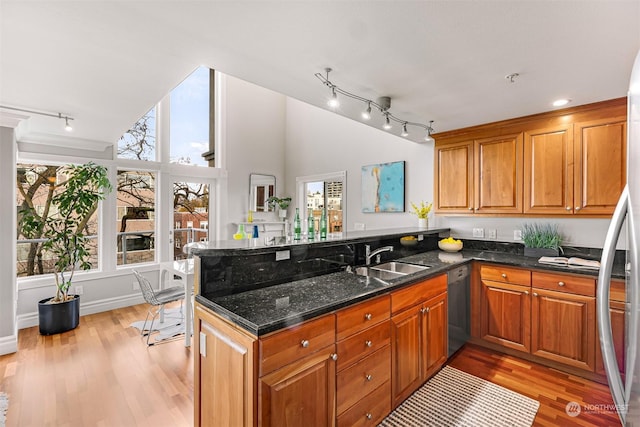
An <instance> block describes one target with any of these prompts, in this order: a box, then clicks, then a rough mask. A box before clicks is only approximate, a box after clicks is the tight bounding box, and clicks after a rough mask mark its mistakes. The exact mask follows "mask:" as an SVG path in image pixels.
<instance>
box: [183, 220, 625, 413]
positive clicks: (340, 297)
mask: <svg viewBox="0 0 640 427" xmlns="http://www.w3.org/2000/svg"><path fill="white" fill-rule="evenodd" d="M441 233H442V234H443V235H446V234H448V230H447V229H436V230H417V229H398V230H377V231H367V232H356V233H349V234H348V235H344V236H343V237H342V238H340V239H329V240H326V241H318V242H313V243H310V242H302V243H296V244H291V243H286V242H282V243H281V244H278V245H275V246H264V245H258V244H257V242H251V241H240V242H218V243H212V244H211V245H210V246H209V247H207V248H201V249H198V250H196V251H195V254H196V255H197V257H196V260H197V261H196V265H197V273H196V282H197V284H196V310H195V314H196V319H195V333H196V335H195V338H196V339H195V340H194V343H195V350H196V359H195V365H194V370H195V384H194V387H195V390H194V395H195V396H194V397H195V399H194V401H195V422H196V425H201V426H205V425H246V426H253V425H263V426H268V425H290V424H291V423H292V422H293V421H294V420H298V422H299V420H304V422H305V424H308V425H336V424H337V425H375V424H376V423H377V422H379V421H380V420H381V419H382V418H384V416H386V415H387V414H388V413H389V412H390V411H391V410H392V409H393V408H395V407H396V406H397V405H398V404H399V403H400V402H402V401H403V400H404V399H405V398H406V397H408V396H409V395H410V394H411V393H412V392H413V391H414V390H415V389H417V388H418V387H419V386H420V385H421V384H422V383H424V382H425V381H426V380H427V379H428V378H429V377H430V376H431V375H433V374H434V373H435V372H437V371H438V370H439V368H440V367H441V366H442V365H443V364H444V363H445V362H446V360H447V304H448V300H447V292H446V291H447V278H446V272H447V271H448V270H449V269H451V268H454V267H457V266H459V265H461V264H465V263H472V265H473V266H474V267H473V271H474V278H473V279H472V286H473V287H472V307H471V316H472V322H474V323H473V324H474V325H476V327H474V331H473V335H474V337H473V339H474V340H477V341H487V343H489V344H491V342H490V340H491V337H492V335H491V334H493V335H496V336H499V335H500V334H501V330H498V331H496V330H494V329H495V328H494V329H491V330H489V331H485V332H486V333H485V336H481V335H480V332H479V331H478V326H479V325H482V324H483V320H482V319H485V318H486V315H487V314H486V313H484V314H483V313H481V312H483V310H486V308H487V307H489V306H485V308H484V309H483V308H482V305H481V297H482V296H483V295H484V294H482V295H481V292H480V290H481V289H482V284H481V283H482V282H481V280H480V272H482V273H483V274H485V275H487V274H488V275H489V276H488V277H489V279H492V280H489V279H486V278H483V280H485V279H486V280H487V282H486V283H488V285H489V287H488V288H487V289H490V290H492V291H493V289H494V288H495V286H494V285H495V283H496V282H498V280H503V281H507V280H506V279H504V278H503V279H499V278H501V277H502V275H503V274H504V276H505V278H508V279H511V274H512V273H514V274H518V276H514V277H522V278H526V277H528V279H523V280H528V281H529V286H532V284H531V277H532V276H531V275H532V271H534V272H535V271H537V270H538V269H540V270H546V271H551V272H562V273H563V277H564V276H567V277H568V278H569V279H572V280H573V278H576V277H581V276H582V275H583V274H584V275H586V276H590V277H591V282H590V283H591V286H592V287H593V288H594V289H595V279H594V278H593V274H594V272H593V271H591V272H590V271H575V272H579V273H580V276H578V275H575V274H573V273H574V271H571V272H568V270H567V269H566V268H564V269H562V268H560V267H556V266H543V265H540V264H538V263H537V259H533V258H525V257H523V256H522V255H521V253H514V252H506V251H505V252H500V251H495V250H494V251H486V250H467V249H465V251H463V252H462V253H444V252H440V251H438V250H435V249H436V247H437V240H438V238H439V235H440V234H441ZM405 235H416V236H418V235H420V236H422V240H421V241H420V242H419V244H418V245H417V246H416V247H415V248H405V247H402V246H401V245H400V237H402V236H405ZM254 244H255V246H252V245H254ZM365 245H369V246H370V248H371V249H373V250H375V249H377V248H381V247H385V246H393V247H394V250H393V251H384V252H382V253H381V256H382V260H383V261H389V260H391V259H394V260H396V261H399V262H404V263H410V264H415V265H423V266H428V267H429V268H428V269H426V270H424V271H420V272H417V273H413V274H407V275H402V276H398V277H397V278H394V279H390V280H384V281H383V280H379V279H378V278H374V277H369V276H361V275H357V274H354V273H351V272H348V271H346V270H345V269H346V266H347V265H350V266H355V265H363V264H365V261H366V260H365ZM494 249H495V248H494ZM475 261H478V262H475ZM482 266H485V268H484V269H483V268H482ZM491 267H493V270H492V269H491ZM501 269H502V270H501ZM502 271H504V272H502ZM492 273H495V274H497V275H498V276H497V278H493V277H492V276H490V275H491V274H492ZM536 274H540V273H536ZM618 277H623V276H622V274H621V272H620V270H618ZM569 279H565V282H566V283H568V285H567V287H572V286H573V282H572V281H570V280H569ZM550 283H551V282H550ZM580 284H581V285H583V288H581V289H584V290H585V292H587V293H588V292H591V291H590V290H589V289H587V287H588V285H584V283H583V282H580ZM506 286H507V287H509V286H511V285H508V284H507V285H506ZM521 286H524V285H521ZM533 286H536V285H535V284H533ZM523 289H524V288H523ZM528 289H531V288H528ZM569 291H570V292H575V290H574V289H573V288H572V289H569ZM524 292H527V294H526V295H527V298H532V297H531V296H529V295H531V294H532V292H529V291H527V290H523V292H522V294H521V295H525V293H524ZM559 294H560V293H559V292H556V291H555V290H554V291H553V292H552V295H553V296H557V295H559ZM563 295H564V294H563ZM484 296H485V297H486V295H484ZM473 298H475V300H473ZM488 298H491V295H489V296H488ZM580 298H582V299H581V300H580V302H584V301H583V300H585V298H587V299H588V298H589V297H580ZM523 300H524V298H523ZM527 301H530V300H527ZM529 303H530V302H529ZM573 304H574V305H576V304H575V303H573ZM583 308H584V310H586V311H584V313H585V315H587V317H589V316H588V314H589V313H588V311H589V310H590V308H589V304H587V303H585V304H584V305H583V306H581V307H580V310H582V309H583ZM582 314H583V312H582V311H580V312H579V313H577V314H576V315H577V316H578V317H579V316H580V315H582ZM474 316H475V320H474ZM483 316H484V317H483ZM499 326H500V325H499ZM543 326H546V325H543ZM528 328H529V329H530V325H529V326H528ZM587 329H588V330H586V332H585V334H586V335H585V339H584V347H585V348H587V347H588V348H589V351H588V353H589V354H588V355H586V356H585V357H584V359H585V360H586V361H585V362H584V363H583V362H582V354H578V355H575V356H571V357H569V356H567V355H564V359H566V360H560V363H565V364H567V363H568V362H569V363H568V366H569V368H570V367H571V363H570V362H572V361H573V359H576V360H578V362H576V364H575V365H574V366H577V367H578V368H579V369H583V370H586V369H589V370H591V371H592V372H593V371H595V368H593V369H591V366H592V365H593V363H595V361H594V360H592V359H594V355H595V354H596V351H595V342H594V340H595V330H591V329H589V328H587ZM592 329H594V328H592ZM494 338H495V337H494ZM503 338H504V337H498V338H495V340H494V341H496V340H498V339H503ZM527 339H528V340H530V338H527ZM505 341H506V340H505ZM582 344H583V343H582V342H581V343H580V345H582ZM547 350H548V349H547ZM547 353H551V352H550V351H547ZM541 354H542V353H541ZM416 356H417V357H416ZM538 356H540V354H539V355H538ZM543 356H544V354H542V357H543ZM554 357H556V356H554ZM558 357H559V356H558ZM558 357H556V359H557V358H558ZM552 362H553V360H552ZM556 362H557V360H556ZM554 363H555V362H554ZM582 365H584V366H586V368H585V367H584V366H582ZM314 423H317V424H314Z"/></svg>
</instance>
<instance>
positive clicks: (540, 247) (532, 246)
mask: <svg viewBox="0 0 640 427" xmlns="http://www.w3.org/2000/svg"><path fill="white" fill-rule="evenodd" d="M521 231H522V241H523V242H524V255H525V256H530V257H541V256H558V255H560V252H562V246H561V243H562V235H561V234H560V232H559V231H558V225H557V224H524V225H523V226H522V230H521Z"/></svg>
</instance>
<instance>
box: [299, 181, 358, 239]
mask: <svg viewBox="0 0 640 427" xmlns="http://www.w3.org/2000/svg"><path fill="white" fill-rule="evenodd" d="M318 181H324V182H327V181H342V224H343V231H344V224H348V223H347V171H346V170H343V171H338V172H328V173H322V174H315V175H304V176H297V177H296V207H298V209H300V215H301V216H302V218H306V217H307V196H306V194H305V192H304V189H305V186H306V184H307V183H310V182H318ZM325 197H326V195H325Z"/></svg>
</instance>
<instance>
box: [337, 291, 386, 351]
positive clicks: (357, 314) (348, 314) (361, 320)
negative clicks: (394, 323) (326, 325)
mask: <svg viewBox="0 0 640 427" xmlns="http://www.w3.org/2000/svg"><path fill="white" fill-rule="evenodd" d="M389 307H390V297H389V295H383V296H382V297H380V298H376V299H374V300H371V301H365V302H362V303H360V304H356V305H355V306H353V307H349V308H345V309H344V310H340V311H338V312H337V313H336V325H337V326H336V328H337V337H336V339H337V340H338V341H340V340H342V339H345V338H346V337H348V336H350V335H353V334H355V333H357V332H360V331H362V330H364V329H366V328H368V327H370V326H373V325H375V324H376V323H379V322H382V321H383V320H388V319H389V317H390V309H389Z"/></svg>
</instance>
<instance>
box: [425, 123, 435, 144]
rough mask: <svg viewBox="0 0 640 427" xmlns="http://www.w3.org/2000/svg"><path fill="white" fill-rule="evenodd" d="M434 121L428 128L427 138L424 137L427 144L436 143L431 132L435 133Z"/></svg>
mask: <svg viewBox="0 0 640 427" xmlns="http://www.w3.org/2000/svg"><path fill="white" fill-rule="evenodd" d="M432 124H433V120H429V127H428V128H427V136H425V137H424V140H425V142H428V143H432V142H436V140H435V139H434V138H433V137H432V136H431V132H432V131H433V126H432Z"/></svg>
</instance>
